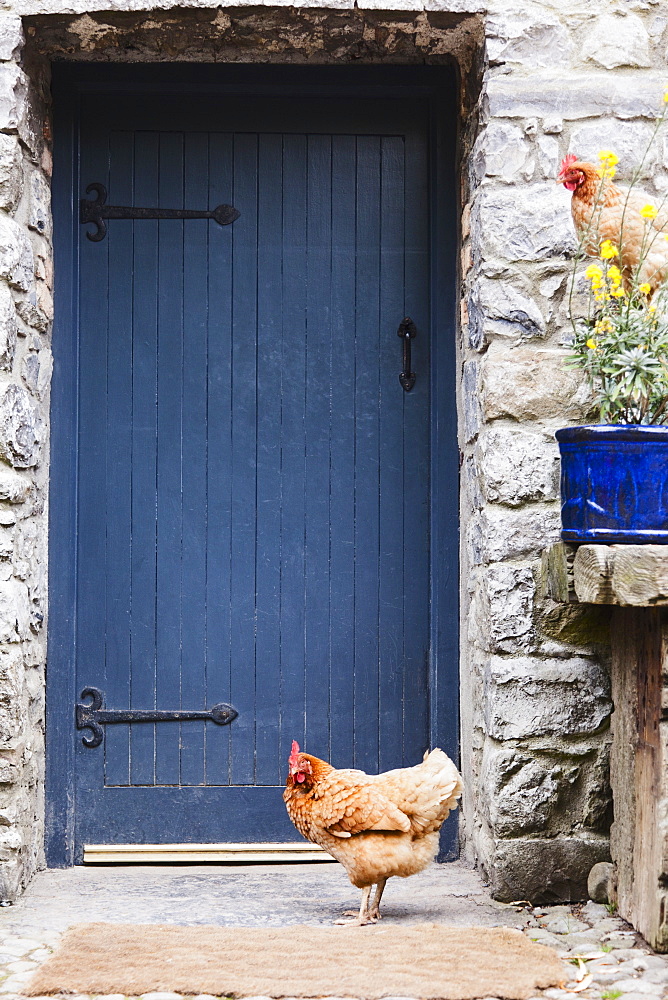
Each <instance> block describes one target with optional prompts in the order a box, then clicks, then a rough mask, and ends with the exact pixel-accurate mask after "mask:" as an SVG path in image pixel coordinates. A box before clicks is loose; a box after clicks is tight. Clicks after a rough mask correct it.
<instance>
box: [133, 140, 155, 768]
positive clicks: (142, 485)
mask: <svg viewBox="0 0 668 1000" xmlns="http://www.w3.org/2000/svg"><path fill="white" fill-rule="evenodd" d="M134 194H135V203H136V204H137V205H155V204H157V202H156V198H157V196H158V137H157V135H156V134H155V133H150V132H140V133H137V134H136V135H135V176H134ZM133 231H134V257H133V295H132V331H133V350H132V649H131V653H132V663H131V702H132V707H133V708H152V707H153V706H154V705H155V672H156V647H155V633H156V612H155V586H156V543H157V537H156V496H155V488H156V487H155V478H156V436H157V424H156V391H157V376H158V373H157V345H158V308H157V300H158V226H157V223H155V222H146V221H142V222H138V223H134V225H133ZM130 753H131V759H130V779H131V783H132V784H136V785H152V784H153V783H154V782H155V762H154V758H155V727H154V726H152V725H141V726H132V727H131V728H130Z"/></svg>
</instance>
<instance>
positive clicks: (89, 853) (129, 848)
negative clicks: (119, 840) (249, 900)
mask: <svg viewBox="0 0 668 1000" xmlns="http://www.w3.org/2000/svg"><path fill="white" fill-rule="evenodd" d="M83 861H84V864H85V865H90V864H98V865H109V864H121V865H137V864H143V865H149V864H173V863H175V862H182V863H187V864H195V863H197V864H200V863H203V862H217V863H219V864H224V863H227V862H230V861H234V862H237V863H241V864H248V863H249V862H251V861H255V862H263V863H264V864H271V863H273V862H297V861H334V858H333V857H332V856H331V854H328V853H327V852H326V851H323V849H322V848H321V847H318V846H317V845H316V844H85V845H84V855H83Z"/></svg>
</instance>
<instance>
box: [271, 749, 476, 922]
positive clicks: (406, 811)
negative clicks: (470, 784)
mask: <svg viewBox="0 0 668 1000" xmlns="http://www.w3.org/2000/svg"><path fill="white" fill-rule="evenodd" d="M288 764H289V770H288V779H287V783H286V787H285V791H284V792H283V799H284V801H285V805H286V807H287V810H288V815H289V816H290V819H291V820H292V822H293V823H294V825H295V826H296V827H297V829H298V830H299V832H300V833H301V834H303V836H304V837H306V839H307V840H310V841H312V843H314V844H319V845H320V846H321V847H323V848H324V849H325V850H326V851H328V853H329V854H331V855H332V857H334V858H336V860H337V861H340V862H341V864H342V865H343V867H344V868H345V869H346V871H347V873H348V878H349V879H350V881H351V882H352V884H353V885H355V886H357V888H358V889H363V890H364V891H363V894H362V905H361V906H360V911H359V915H358V916H357V922H358V923H360V924H363V923H369V922H371V921H373V920H376V919H378V917H379V916H380V910H379V907H380V898H381V896H382V894H383V889H384V888H385V883H386V882H387V880H388V878H390V877H391V876H392V875H399V876H401V877H402V878H406V877H407V876H408V875H415V874H416V873H417V872H420V871H422V870H423V869H424V868H426V867H427V865H428V864H429V863H430V862H431V861H433V860H434V858H435V857H436V853H437V851H438V833H439V830H440V829H441V826H442V825H443V821H444V820H445V818H446V816H447V815H448V813H449V812H450V810H451V809H455V808H456V806H457V800H458V798H459V796H460V795H461V792H462V784H461V778H460V776H459V772H458V771H457V768H456V767H455V765H454V764H453V763H452V761H451V760H450V758H449V757H448V756H447V754H445V753H443V751H442V750H438V749H436V750H432V751H431V753H426V754H425V756H424V760H423V761H422V763H421V764H416V765H415V766H414V767H401V768H397V769H396V770H394V771H386V772H385V773H384V774H365V773H364V771H355V770H352V769H344V770H337V769H336V768H334V767H332V765H331V764H327V763H326V762H325V761H324V760H320V759H319V758H318V757H312V756H311V755H310V754H307V753H301V752H300V750H299V744H298V743H297V742H293V744H292V753H291V754H290V757H289V761H288ZM373 885H375V886H376V893H375V896H374V900H373V905H372V906H371V907H369V895H370V893H371V887H372V886H373Z"/></svg>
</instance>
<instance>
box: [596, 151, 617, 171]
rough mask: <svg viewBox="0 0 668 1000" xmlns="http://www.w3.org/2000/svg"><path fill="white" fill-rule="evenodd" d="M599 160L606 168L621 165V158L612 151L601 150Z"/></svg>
mask: <svg viewBox="0 0 668 1000" xmlns="http://www.w3.org/2000/svg"><path fill="white" fill-rule="evenodd" d="M598 158H599V160H600V161H601V163H602V164H603V166H604V167H614V165H615V164H616V163H619V157H618V156H616V155H615V154H614V153H613V152H612V150H611V149H601V150H600V152H599V154H598Z"/></svg>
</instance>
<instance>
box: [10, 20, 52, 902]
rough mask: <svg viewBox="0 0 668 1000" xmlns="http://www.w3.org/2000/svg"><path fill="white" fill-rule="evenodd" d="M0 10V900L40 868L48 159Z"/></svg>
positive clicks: (13, 31) (13, 37) (15, 28)
mask: <svg viewBox="0 0 668 1000" xmlns="http://www.w3.org/2000/svg"><path fill="white" fill-rule="evenodd" d="M22 43H23V30H22V26H21V21H20V19H19V18H18V17H16V16H13V15H11V14H7V13H2V14H0V60H1V61H0V899H13V898H14V897H15V895H16V893H17V891H19V889H20V887H21V886H22V885H25V883H26V881H27V879H28V878H29V877H30V875H31V874H32V872H33V871H34V870H35V869H36V868H37V867H39V866H40V865H41V864H43V857H44V849H43V840H44V804H43V796H44V668H45V659H46V656H45V635H44V623H45V616H46V599H47V587H46V567H47V560H46V553H47V490H48V479H47V476H48V400H49V380H50V373H51V354H50V348H49V327H50V323H51V319H52V316H53V302H52V298H51V288H52V274H53V265H52V248H51V216H50V207H49V177H50V169H51V160H50V154H49V152H48V150H45V149H44V148H43V146H44V143H43V140H42V136H41V134H39V132H38V130H37V129H36V128H35V125H34V115H33V113H32V111H33V109H34V108H35V102H34V101H31V99H30V86H29V81H28V78H27V77H26V75H25V74H24V73H23V71H22V70H21V69H20V68H19V66H18V64H17V58H18V56H19V54H20V51H21V46H22Z"/></svg>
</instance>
